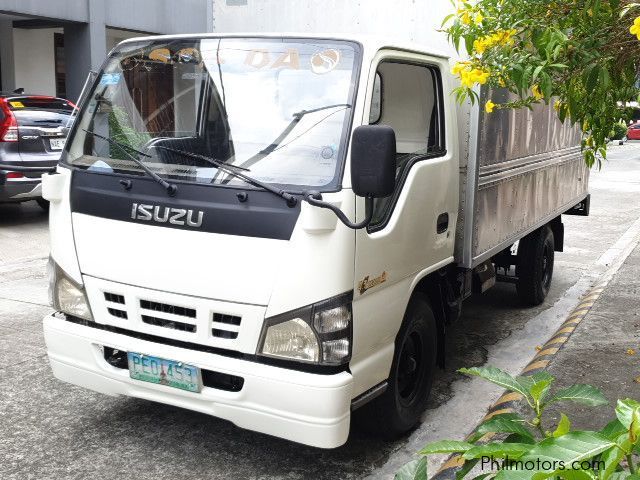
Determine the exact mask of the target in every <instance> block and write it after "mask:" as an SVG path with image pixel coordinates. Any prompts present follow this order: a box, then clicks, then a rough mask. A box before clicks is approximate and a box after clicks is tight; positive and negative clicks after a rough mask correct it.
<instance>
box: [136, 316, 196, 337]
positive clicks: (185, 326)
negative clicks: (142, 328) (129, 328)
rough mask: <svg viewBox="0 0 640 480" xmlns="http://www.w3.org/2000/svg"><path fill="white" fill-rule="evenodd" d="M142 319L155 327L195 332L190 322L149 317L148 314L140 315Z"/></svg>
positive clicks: (194, 327)
mask: <svg viewBox="0 0 640 480" xmlns="http://www.w3.org/2000/svg"><path fill="white" fill-rule="evenodd" d="M142 321H143V322H144V323H148V324H149V325H155V326H156V327H163V328H172V329H173V330H180V331H181V332H190V333H195V331H196V326H195V325H192V324H190V323H182V322H176V321H175V320H167V319H166V318H158V317H151V316H149V315H142Z"/></svg>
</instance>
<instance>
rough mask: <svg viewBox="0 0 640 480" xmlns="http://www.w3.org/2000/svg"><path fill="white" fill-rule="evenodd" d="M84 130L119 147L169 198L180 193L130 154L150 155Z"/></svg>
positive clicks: (171, 184) (175, 187)
mask: <svg viewBox="0 0 640 480" xmlns="http://www.w3.org/2000/svg"><path fill="white" fill-rule="evenodd" d="M83 130H84V131H85V132H87V133H88V134H90V135H93V136H94V137H97V138H101V139H102V140H104V141H106V142H109V143H110V144H111V145H115V146H116V147H119V148H120V149H121V150H122V151H123V152H124V153H125V154H126V155H127V156H128V157H129V158H130V159H131V161H133V162H134V163H135V164H136V165H138V166H139V167H140V168H141V169H142V170H143V171H144V172H145V173H146V174H147V175H149V176H150V177H151V178H153V179H154V180H155V181H156V182H158V183H159V184H160V185H162V187H163V188H164V189H165V190H166V191H167V193H168V194H169V196H171V197H173V196H174V195H175V194H176V192H177V191H178V187H177V186H176V185H174V184H173V183H169V182H167V181H166V180H164V179H163V178H162V177H160V176H159V175H158V174H157V173H155V172H154V171H152V170H151V169H150V168H149V167H147V166H146V165H145V164H144V162H143V161H141V160H140V159H139V158H136V157H134V156H133V155H131V153H130V152H135V153H137V154H138V155H139V156H141V157H150V155H147V154H146V153H144V152H141V151H140V150H136V149H135V148H133V147H132V146H130V145H126V144H124V143H120V142H116V141H115V140H113V139H112V138H109V137H105V136H104V135H100V134H99V133H96V132H93V131H91V130H86V129H84V128H83Z"/></svg>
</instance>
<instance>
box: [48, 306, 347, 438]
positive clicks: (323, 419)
mask: <svg viewBox="0 0 640 480" xmlns="http://www.w3.org/2000/svg"><path fill="white" fill-rule="evenodd" d="M43 323H44V336H45V341H46V344H47V350H48V354H49V361H50V363H51V368H52V370H53V373H54V375H55V376H56V377H57V378H58V379H60V380H63V381H65V382H69V383H72V384H74V385H79V386H81V387H85V388H89V389H91V390H95V391H97V392H100V393H104V394H107V395H114V396H117V395H127V396H131V397H137V398H142V399H145V400H151V401H154V402H159V403H165V404H169V405H174V406H177V407H182V408H186V409H189V410H195V411H198V412H202V413H206V414H209V415H213V416H215V417H219V418H223V419H225V420H229V421H230V422H232V423H234V424H235V425H237V426H239V427H242V428H246V429H249V430H255V431H258V432H262V433H266V434H269V435H274V436H277V437H281V438H285V439H287V440H292V441H294V442H298V443H303V444H306V445H310V446H314V447H319V448H336V447H339V446H341V445H343V444H344V443H345V442H346V440H347V437H348V435H349V423H350V406H351V393H352V377H351V375H350V374H349V373H347V372H342V373H339V374H335V375H318V374H312V373H305V372H298V371H294V370H288V369H284V368H279V367H274V366H270V365H263V364H259V363H255V362H250V361H246V360H241V359H236V358H229V357H226V356H221V355H215V354H212V353H205V352H200V351H193V350H188V349H184V348H178V347H173V346H169V345H164V344H159V343H154V342H150V341H146V340H140V339H137V338H134V337H129V336H127V335H123V334H119V333H113V332H109V331H106V330H99V329H95V328H91V327H87V326H83V325H79V324H75V323H71V322H68V321H66V320H64V319H61V318H57V317H55V316H53V315H50V316H47V317H45V318H44V321H43ZM103 346H107V347H112V348H116V349H118V350H125V351H133V352H138V353H144V354H147V355H153V356H157V357H162V358H168V359H172V360H179V361H182V362H185V363H188V364H191V365H195V366H197V367H200V368H203V369H206V370H213V371H216V372H220V373H226V374H229V375H235V376H239V377H242V378H243V379H244V385H243V387H242V389H241V390H240V391H239V392H229V391H223V390H218V389H215V388H209V387H203V389H202V391H201V392H200V393H191V392H186V391H182V390H178V389H175V388H171V387H167V386H163V385H155V384H151V383H146V382H141V381H138V380H133V379H131V378H130V377H129V371H128V370H125V369H120V368H116V367H114V366H112V365H110V364H109V363H107V361H106V360H105V359H104V355H103V352H102V348H101V347H103Z"/></svg>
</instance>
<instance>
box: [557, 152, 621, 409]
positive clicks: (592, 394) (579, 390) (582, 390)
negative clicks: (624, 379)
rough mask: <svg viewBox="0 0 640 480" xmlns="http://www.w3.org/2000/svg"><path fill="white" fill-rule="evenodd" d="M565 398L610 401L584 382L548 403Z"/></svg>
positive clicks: (596, 402) (589, 402) (595, 404)
mask: <svg viewBox="0 0 640 480" xmlns="http://www.w3.org/2000/svg"><path fill="white" fill-rule="evenodd" d="M587 151H590V150H587ZM563 400H569V401H572V402H576V403H580V404H582V405H588V406H590V407H598V406H600V405H607V404H608V403H609V402H608V400H607V399H606V398H605V396H604V395H603V394H602V391H600V389H598V388H596V387H593V386H591V385H582V384H576V385H572V386H571V387H569V388H565V389H563V390H560V391H558V392H556V394H555V395H554V396H553V397H551V398H550V399H549V401H548V402H547V404H551V403H554V402H559V401H563Z"/></svg>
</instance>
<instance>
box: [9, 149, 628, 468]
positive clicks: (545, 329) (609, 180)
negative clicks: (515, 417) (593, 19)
mask: <svg viewBox="0 0 640 480" xmlns="http://www.w3.org/2000/svg"><path fill="white" fill-rule="evenodd" d="M591 185H592V193H593V199H592V216H591V217H589V218H583V217H567V218H566V219H565V227H566V251H565V252H564V253H560V254H557V256H556V271H555V278H554V284H553V288H552V291H551V294H550V296H549V298H548V300H547V302H546V303H545V304H544V305H542V306H540V307H538V308H534V309H527V310H522V309H520V308H518V306H517V302H516V298H515V295H514V291H513V287H512V286H510V285H498V286H497V287H496V288H494V289H493V290H492V291H491V292H489V294H487V295H485V296H484V297H479V298H473V299H471V300H470V301H469V302H468V304H467V305H465V314H464V317H463V319H462V321H461V322H459V323H458V324H457V325H456V326H455V328H453V329H452V330H451V332H450V333H451V335H450V337H449V344H448V351H447V368H446V369H445V370H444V371H443V372H440V374H439V375H438V378H437V379H436V384H435V389H434V393H433V395H432V398H431V401H430V406H429V410H428V411H427V412H426V413H425V416H424V422H423V424H422V425H421V427H420V428H418V429H417V430H416V431H414V432H413V433H412V434H411V435H410V436H408V437H407V438H405V439H403V440H401V441H398V442H395V443H384V442H381V441H379V440H376V439H372V438H369V437H368V436H366V435H365V434H363V433H361V432H358V431H354V432H353V433H352V435H351V437H350V439H349V441H348V443H347V444H346V445H345V446H344V447H342V448H339V449H336V450H333V451H321V450H316V449H312V448H307V447H304V446H300V445H296V444H293V443H290V442H286V441H283V440H279V439H276V438H272V437H267V436H264V435H260V434H256V433H252V432H248V431H244V430H240V429H238V428H236V427H234V426H233V425H231V424H229V423H226V422H223V421H220V420H217V419H215V418H211V417H207V416H205V415H201V414H197V413H192V412H187V411H183V410H179V409H177V408H173V407H167V406H163V405H157V404H153V403H150V402H146V401H141V400H136V399H127V398H111V397H105V396H102V395H98V394H94V393H92V392H89V391H85V390H82V389H80V388H76V387H73V386H70V385H66V384H62V383H60V382H58V381H56V380H55V379H54V378H53V377H52V375H51V373H50V370H49V367H48V364H47V359H46V355H45V349H44V342H43V339H42V333H41V326H40V319H41V318H42V316H44V315H45V314H46V313H47V312H49V311H50V309H49V307H48V306H47V299H46V297H47V294H46V275H45V265H46V258H47V254H48V246H47V242H48V238H47V233H46V217H45V216H44V215H43V214H42V213H41V211H40V210H39V208H38V206H37V205H35V203H33V204H32V205H30V204H25V205H23V206H0V372H2V373H1V374H0V452H1V453H0V478H2V479H3V480H5V479H6V480H9V479H23V478H34V479H36V478H37V479H46V478H52V479H54V478H55V479H74V478H77V479H84V478H136V479H140V480H144V479H165V478H166V479H171V480H177V479H183V478H184V479H186V478H189V479H196V478H197V479H199V478H208V479H209V478H210V479H227V478H239V479H245V478H247V479H248V478H277V479H290V480H294V479H303V478H317V479H323V478H326V479H334V478H341V479H343V478H344V479H346V478H364V477H367V476H369V477H370V478H388V477H389V476H390V475H391V474H392V472H393V471H395V469H396V468H397V467H398V466H399V465H401V464H403V463H404V462H406V461H407V460H409V459H410V458H411V456H412V455H413V454H414V452H415V451H416V450H417V449H418V448H419V447H420V446H421V445H423V444H424V443H426V442H428V441H430V440H435V439H440V438H462V437H463V436H464V435H465V434H466V433H467V432H468V431H469V430H470V429H471V428H472V427H473V426H474V425H475V424H476V422H477V421H478V420H479V419H480V418H481V417H482V416H483V413H484V411H485V410H486V409H487V408H488V407H489V405H490V404H491V403H492V402H493V401H494V400H495V399H496V398H497V396H498V395H499V393H500V391H499V389H494V388H492V387H491V386H487V385H484V384H482V383H481V382H476V381H474V380H469V379H465V378H461V376H459V375H458V374H456V373H455V370H456V369H457V368H459V367H462V366H475V365H482V364H484V363H486V362H489V363H491V364H494V365H497V366H500V367H503V368H505V369H507V370H508V371H511V372H513V373H518V372H519V370H520V369H521V368H522V367H523V366H524V365H525V364H526V363H527V362H528V361H529V359H530V358H531V357H532V356H533V355H534V354H535V347H536V346H537V345H540V344H542V343H544V341H545V340H547V338H548V337H549V336H550V335H551V334H552V333H553V331H555V329H556V328H557V326H558V325H559V324H560V323H561V322H562V321H563V319H564V316H565V315H566V313H567V312H568V311H569V310H570V309H571V308H573V306H575V304H576V303H577V302H578V300H579V297H580V295H581V294H582V293H584V292H585V291H586V290H587V289H588V288H589V286H590V285H591V283H592V282H593V280H594V279H595V278H596V277H597V275H598V274H599V273H600V272H602V271H604V269H606V267H607V263H608V262H610V260H611V259H612V258H614V256H615V253H616V251H617V250H616V249H615V248H613V249H612V248H611V246H612V245H613V244H614V243H615V242H616V241H617V240H618V239H619V238H620V237H621V236H622V235H623V234H624V232H625V231H627V230H628V229H629V228H630V226H631V225H632V224H633V222H634V221H636V220H637V219H638V218H639V217H640V201H639V200H638V198H640V197H639V194H640V145H639V144H627V145H625V146H623V147H613V149H612V152H611V154H610V161H609V162H608V164H607V165H606V166H605V169H604V170H603V171H602V172H593V174H592V181H591ZM436 461H437V459H434V460H432V464H435V462H436Z"/></svg>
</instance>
